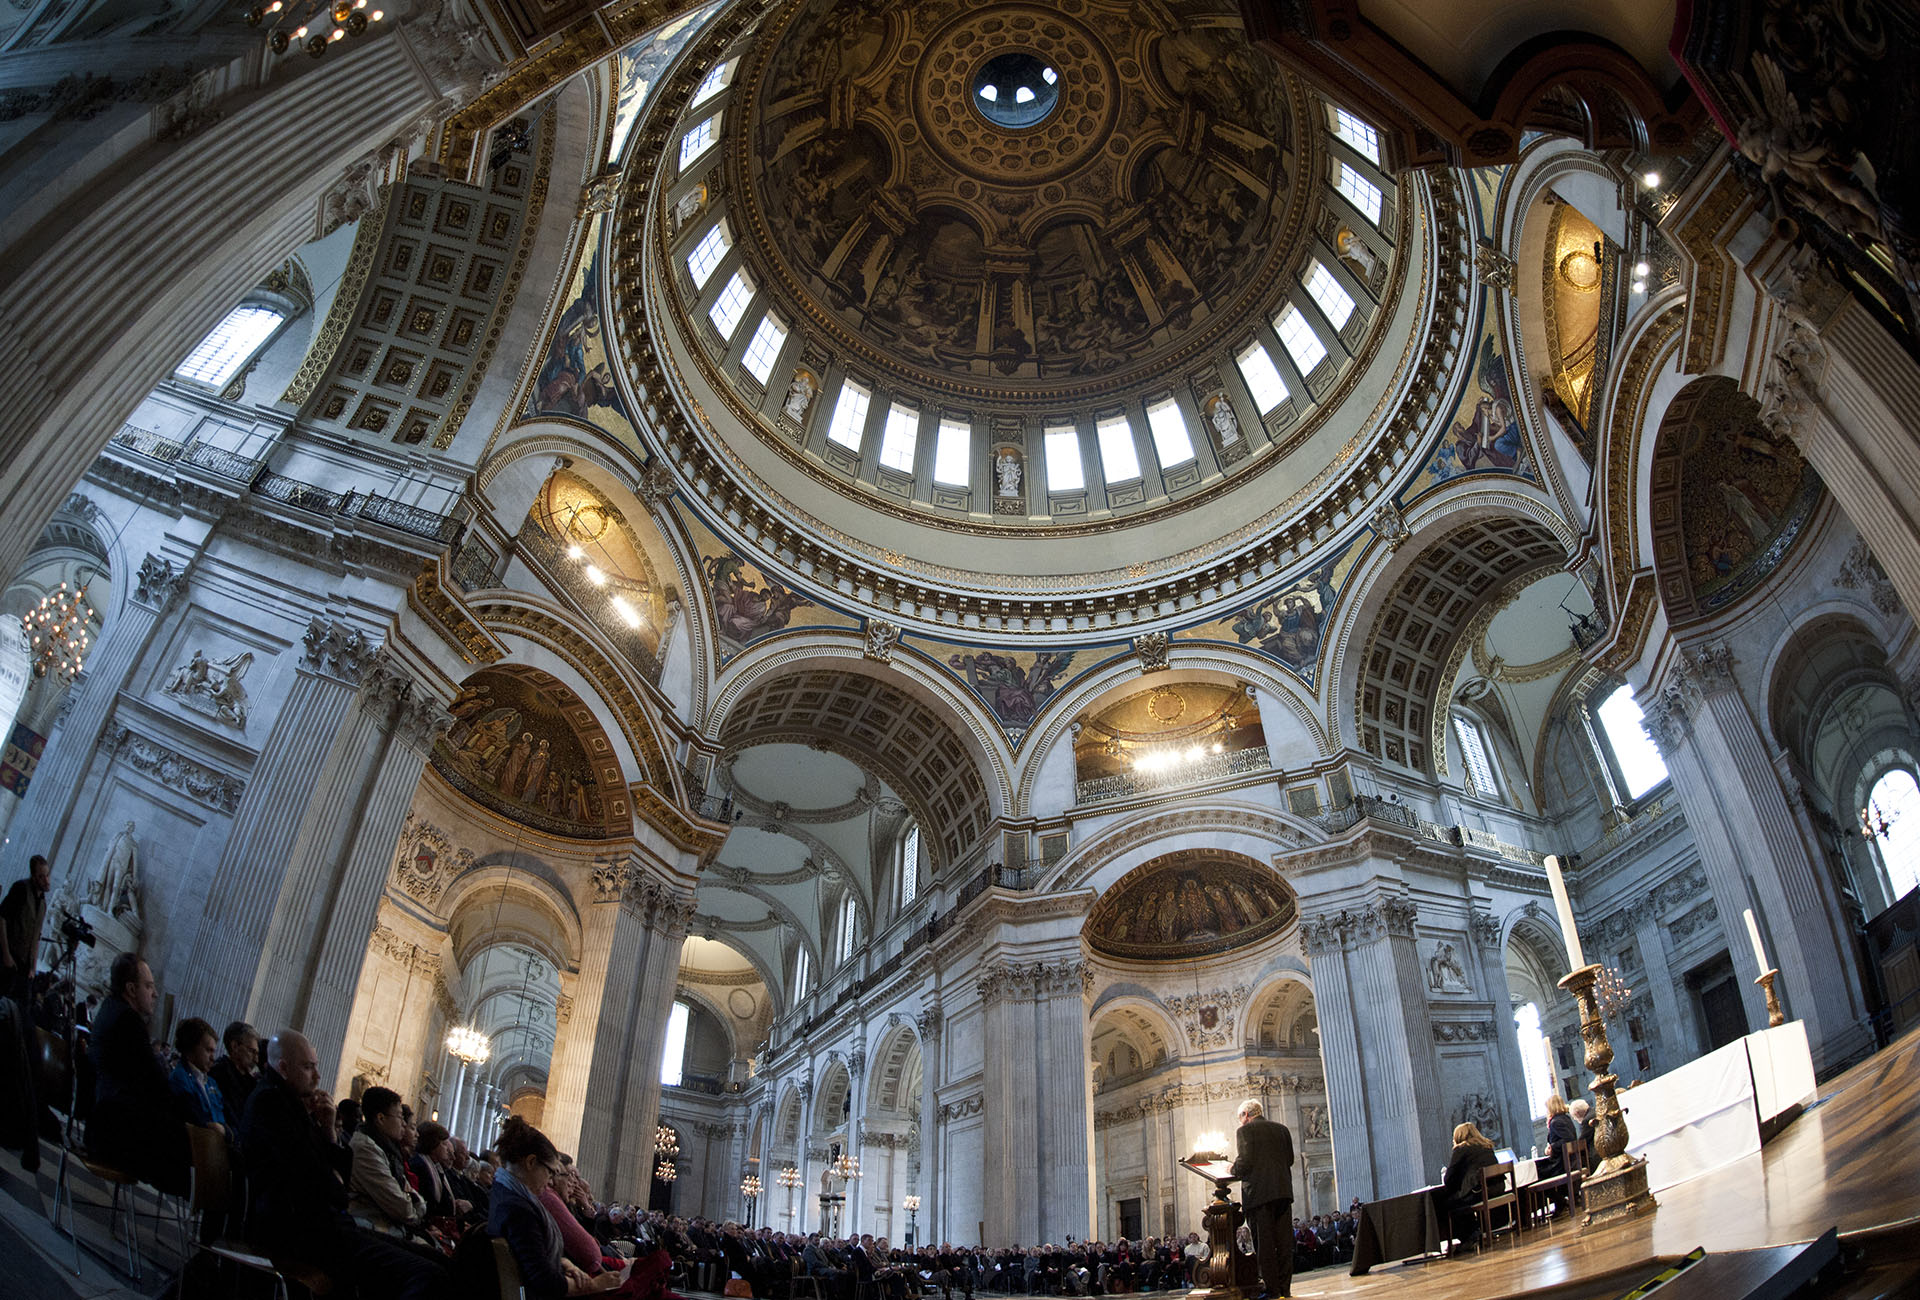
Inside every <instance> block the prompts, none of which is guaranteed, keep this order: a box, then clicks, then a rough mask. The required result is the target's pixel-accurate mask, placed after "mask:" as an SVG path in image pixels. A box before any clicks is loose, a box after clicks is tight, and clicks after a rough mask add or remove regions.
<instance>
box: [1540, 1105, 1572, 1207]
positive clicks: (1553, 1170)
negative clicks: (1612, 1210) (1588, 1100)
mask: <svg viewBox="0 0 1920 1300" xmlns="http://www.w3.org/2000/svg"><path fill="white" fill-rule="evenodd" d="M1571 1109H1572V1108H1571V1107H1569V1106H1568V1105H1567V1102H1566V1099H1565V1098H1564V1097H1562V1096H1561V1095H1560V1094H1559V1093H1557V1092H1556V1093H1554V1094H1553V1095H1552V1096H1551V1097H1548V1098H1547V1154H1546V1155H1544V1156H1542V1157H1541V1158H1540V1161H1539V1163H1538V1164H1536V1165H1535V1166H1534V1168H1535V1169H1536V1170H1537V1171H1538V1172H1539V1175H1540V1177H1542V1178H1558V1177H1559V1176H1560V1175H1561V1174H1564V1173H1566V1172H1567V1143H1569V1142H1578V1141H1579V1140H1580V1125H1579V1124H1578V1123H1576V1122H1575V1121H1574V1118H1573V1115H1572V1114H1571ZM1583 1172H1584V1171H1583ZM1547 1199H1548V1200H1550V1201H1552V1202H1553V1213H1555V1214H1558V1213H1560V1211H1561V1210H1563V1209H1565V1208H1566V1205H1567V1189H1566V1186H1565V1185H1564V1184H1562V1185H1561V1186H1559V1187H1555V1188H1552V1189H1550V1190H1549V1191H1548V1193H1547Z"/></svg>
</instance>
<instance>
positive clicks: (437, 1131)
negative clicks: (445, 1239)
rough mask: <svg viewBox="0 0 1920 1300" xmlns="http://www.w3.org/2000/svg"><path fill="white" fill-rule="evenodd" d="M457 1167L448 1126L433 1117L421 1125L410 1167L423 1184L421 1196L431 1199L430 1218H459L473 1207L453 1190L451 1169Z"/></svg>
mask: <svg viewBox="0 0 1920 1300" xmlns="http://www.w3.org/2000/svg"><path fill="white" fill-rule="evenodd" d="M452 1168H453V1138H452V1136H451V1135H449V1134H448V1132H447V1130H446V1129H444V1128H442V1127H441V1126H440V1125H438V1124H436V1123H434V1122H433V1121H431V1120H429V1121H428V1122H427V1123H425V1124H422V1125H421V1126H420V1136H419V1139H418V1141H417V1143H416V1149H415V1150H414V1153H413V1159H411V1160H409V1161H407V1169H408V1171H409V1172H410V1173H412V1174H413V1176H414V1180H415V1181H416V1182H417V1183H419V1185H420V1197H421V1199H422V1200H424V1201H425V1202H426V1203H427V1217H428V1218H429V1219H454V1220H457V1219H459V1218H461V1217H462V1216H463V1215H465V1214H466V1213H467V1211H469V1210H471V1209H472V1208H473V1206H472V1205H470V1204H468V1203H467V1202H466V1201H463V1200H461V1199H460V1198H459V1197H457V1196H455V1195H454V1194H453V1184H452V1182H451V1181H450V1180H449V1179H448V1172H449V1171H450V1170H451V1169H452Z"/></svg>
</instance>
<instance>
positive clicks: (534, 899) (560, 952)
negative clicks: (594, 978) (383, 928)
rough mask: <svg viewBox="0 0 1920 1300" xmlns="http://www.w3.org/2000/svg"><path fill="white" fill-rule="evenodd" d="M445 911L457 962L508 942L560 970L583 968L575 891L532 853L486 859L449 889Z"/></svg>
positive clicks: (443, 907) (465, 960) (579, 922)
mask: <svg viewBox="0 0 1920 1300" xmlns="http://www.w3.org/2000/svg"><path fill="white" fill-rule="evenodd" d="M441 909H442V913H443V914H444V915H445V917H446V918H447V919H446V933H447V938H448V941H449V942H450V943H451V945H452V954H453V958H454V960H455V961H456V962H458V963H459V964H460V965H461V966H463V967H464V966H465V965H466V964H467V962H468V961H469V960H470V959H471V958H472V957H473V955H474V954H476V953H478V952H480V951H481V950H483V949H485V948H487V947H490V946H492V945H494V944H496V943H501V942H506V941H508V940H511V941H513V942H518V943H522V944H524V945H525V946H526V947H528V948H531V949H533V950H534V951H535V952H538V953H540V954H541V955H542V956H543V957H545V958H546V959H547V960H548V961H549V962H551V963H553V965H554V966H555V967H557V968H558V969H561V970H570V969H572V968H574V967H576V966H578V965H579V961H580V945H581V920H580V913H579V910H578V907H577V905H576V904H575V902H574V899H573V896H572V893H571V892H570V891H569V890H568V889H567V887H566V886H565V885H564V884H563V883H561V882H560V880H559V879H558V876H557V873H555V872H553V871H552V869H551V868H549V867H548V866H547V865H546V864H545V863H544V862H542V861H540V860H539V859H538V858H535V857H532V856H531V855H527V854H500V855H495V856H491V857H489V858H484V859H482V860H481V861H480V862H479V863H478V864H477V865H476V866H475V867H474V868H473V870H471V871H468V872H467V873H465V874H464V875H462V876H461V877H459V879H457V880H456V881H454V883H453V884H452V885H451V886H449V887H448V889H447V893H446V896H445V898H444V899H443V900H442V902H441Z"/></svg>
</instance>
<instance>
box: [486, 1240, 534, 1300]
mask: <svg viewBox="0 0 1920 1300" xmlns="http://www.w3.org/2000/svg"><path fill="white" fill-rule="evenodd" d="M493 1271H494V1273H495V1274H496V1275H497V1276H498V1277H499V1279H500V1300H526V1297H527V1289H526V1287H524V1286H523V1285H521V1282H520V1265H519V1264H517V1263H515V1262H514V1258H513V1248H512V1247H511V1246H509V1245H507V1239H506V1238H505V1237H495V1238H494V1239H493Z"/></svg>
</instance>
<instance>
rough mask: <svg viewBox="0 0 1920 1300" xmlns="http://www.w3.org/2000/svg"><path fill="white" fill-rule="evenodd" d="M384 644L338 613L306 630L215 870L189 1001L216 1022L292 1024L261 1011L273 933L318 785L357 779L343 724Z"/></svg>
mask: <svg viewBox="0 0 1920 1300" xmlns="http://www.w3.org/2000/svg"><path fill="white" fill-rule="evenodd" d="M376 649H377V647H376V645H375V643H374V642H372V641H370V640H368V639H367V638H366V636H365V635H364V634H363V633H362V632H360V631H359V630H358V629H354V628H351V627H348V626H346V625H345V624H344V623H340V622H337V621H334V620H329V619H320V618H316V619H315V620H314V621H313V625H312V626H310V627H309V628H308V630H307V637H306V648H305V651H304V653H303V654H302V655H301V659H300V663H299V667H298V671H297V672H296V674H295V677H294V684H293V689H292V690H291V691H289V692H288V694H287V699H286V702H285V703H284V704H282V705H281V707H280V712H279V713H278V714H277V715H276V716H275V717H274V720H273V726H272V728H271V729H270V730H269V731H268V733H267V739H266V742H265V744H263V745H262V746H261V750H260V758H259V760H258V761H257V762H256V763H255V764H254V768H253V771H252V773H251V774H250V776H249V777H248V780H247V789H246V793H245V794H244V795H242V796H241V799H240V806H239V808H238V809H237V810H236V811H235V813H234V815H233V824H232V827H231V828H230V829H229V831H228V833H227V840H226V843H225V844H224V845H223V846H222V848H221V852H220V861H219V862H218V863H217V864H216V865H215V867H214V873H213V885H212V887H211V888H210V889H208V891H207V897H206V904H205V910H204V912H203V914H202V916H201V921H200V927H199V934H198V937H197V938H196V939H195V941H194V946H193V952H194V957H195V960H194V963H193V965H192V966H191V967H190V968H189V970H188V971H187V973H186V988H185V990H184V994H183V998H182V1005H184V1006H190V1007H193V1008H194V1009H195V1011H196V1012H197V1013H198V1014H200V1015H202V1016H205V1017H206V1018H207V1019H209V1020H211V1021H213V1022H214V1023H215V1024H220V1023H223V1022H224V1021H227V1020H231V1019H235V1018H245V1019H247V1020H250V1021H254V1022H255V1023H256V1026H257V1027H258V1028H259V1029H260V1031H261V1032H262V1033H266V1034H271V1033H273V1032H274V1031H275V1030H278V1029H281V1028H284V1027H285V1026H283V1025H278V1024H271V1023H264V1022H263V1018H262V1016H261V1015H260V1012H261V1010H262V1002H261V1000H260V999H261V994H262V991H263V976H264V974H265V971H266V968H267V953H266V949H267V933H268V929H269V927H270V926H271V925H272V924H273V922H274V918H275V914H276V907H277V905H278V903H279V902H280V900H281V898H282V897H283V896H284V888H283V887H284V886H285V884H286V882H287V879H288V873H287V864H288V862H289V861H290V860H291V859H292V857H293V854H294V846H295V844H296V843H297V842H298V839H299V836H300V833H301V830H302V826H303V823H304V820H305V816H306V812H307V809H308V807H309V805H310V804H311V803H312V802H313V801H314V798H315V792H316V791H319V790H322V789H327V788H331V787H332V786H333V785H335V784H337V783H338V782H340V781H347V782H351V781H353V780H354V776H355V773H354V772H353V771H352V769H351V767H350V764H351V762H352V760H353V756H354V753H355V751H356V750H357V748H358V746H357V743H356V741H355V738H354V737H353V736H352V735H351V734H343V728H344V727H345V724H346V723H347V721H348V719H349V715H350V714H352V713H353V711H354V709H355V700H356V698H357V696H358V694H359V690H360V684H361V680H362V678H363V676H364V675H365V673H366V671H367V669H368V667H369V665H370V664H371V663H372V662H373V657H374V652H375V650H376ZM329 1064H337V1062H327V1061H323V1068H325V1067H326V1066H327V1065H329Z"/></svg>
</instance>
